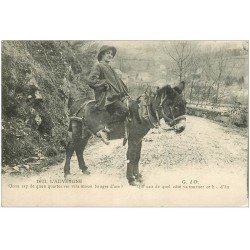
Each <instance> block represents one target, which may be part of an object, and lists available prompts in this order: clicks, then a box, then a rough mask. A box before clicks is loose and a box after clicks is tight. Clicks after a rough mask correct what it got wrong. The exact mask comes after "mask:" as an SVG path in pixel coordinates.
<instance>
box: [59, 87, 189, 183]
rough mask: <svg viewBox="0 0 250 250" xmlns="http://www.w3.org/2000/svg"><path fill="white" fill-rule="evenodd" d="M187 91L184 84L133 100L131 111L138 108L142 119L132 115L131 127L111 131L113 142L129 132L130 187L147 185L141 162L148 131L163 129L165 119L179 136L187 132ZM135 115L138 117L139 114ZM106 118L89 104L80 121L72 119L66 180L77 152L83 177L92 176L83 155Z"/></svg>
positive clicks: (116, 126)
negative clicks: (162, 124) (185, 95)
mask: <svg viewBox="0 0 250 250" xmlns="http://www.w3.org/2000/svg"><path fill="white" fill-rule="evenodd" d="M184 87H185V83H184V82H181V83H180V84H179V86H176V87H174V88H172V87H171V86H169V85H166V86H164V87H162V88H158V89H157V90H156V92H151V93H147V92H145V93H144V94H143V95H142V96H140V97H138V98H137V99H136V100H130V101H129V103H130V106H131V107H138V109H139V110H138V114H140V115H139V117H138V115H133V113H132V116H131V119H130V122H128V124H127V125H128V126H125V124H124V122H120V123H119V122H118V123H117V122H116V123H114V124H113V125H114V126H112V127H111V129H110V131H109V132H110V133H109V139H110V140H114V139H121V138H124V134H125V132H126V127H127V128H128V134H127V138H128V150H127V172H126V177H127V180H128V183H129V184H130V185H132V186H135V185H138V183H139V182H142V181H143V178H142V175H141V174H140V172H139V161H140V154H141V147H142V139H143V137H144V136H145V135H146V134H147V133H148V131H149V130H150V129H151V128H154V127H159V126H160V120H161V119H164V120H165V122H166V123H167V124H168V125H169V126H170V127H172V129H173V130H174V131H175V132H176V133H181V132H182V131H184V129H185V127H186V117H185V114H186V101H185V99H184V96H183V95H182V91H183V89H184ZM76 105H78V106H79V103H76ZM73 106H74V105H72V107H73ZM73 109H74V108H73ZM134 113H135V114H136V113H137V112H134ZM106 115H107V114H105V112H103V111H102V113H100V114H97V113H96V111H95V101H89V102H87V103H85V104H84V105H83V106H82V108H81V109H80V111H79V112H78V115H77V117H75V118H74V119H71V122H70V127H71V131H72V137H71V138H70V140H69V142H68V145H67V148H66V161H65V165H64V174H65V177H66V176H67V175H69V174H70V160H71V157H72V155H73V153H74V152H76V155H77V159H78V164H79V168H80V169H81V170H82V172H83V174H89V171H88V170H87V169H88V168H87V166H86V163H85V161H84V157H83V151H84V149H85V147H86V145H87V143H88V140H89V138H90V136H91V135H92V134H93V133H94V134H95V132H96V131H98V130H99V129H101V127H102V126H103V120H104V119H105V116H106Z"/></svg>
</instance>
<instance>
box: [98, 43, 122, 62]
mask: <svg viewBox="0 0 250 250" xmlns="http://www.w3.org/2000/svg"><path fill="white" fill-rule="evenodd" d="M108 50H112V51H113V57H115V54H116V51H117V50H116V48H115V47H113V46H108V47H106V48H105V49H103V50H100V51H99V53H98V56H97V59H98V61H99V62H100V61H101V60H102V55H103V54H104V53H105V52H106V51H108Z"/></svg>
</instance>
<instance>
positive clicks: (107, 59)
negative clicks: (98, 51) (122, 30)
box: [102, 50, 114, 63]
mask: <svg viewBox="0 0 250 250" xmlns="http://www.w3.org/2000/svg"><path fill="white" fill-rule="evenodd" d="M113 57H114V56H113V51H112V50H107V51H106V52H105V53H104V54H103V56H102V61H105V62H106V63H109V62H111V61H112V59H113Z"/></svg>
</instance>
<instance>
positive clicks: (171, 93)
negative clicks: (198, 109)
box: [154, 81, 186, 133]
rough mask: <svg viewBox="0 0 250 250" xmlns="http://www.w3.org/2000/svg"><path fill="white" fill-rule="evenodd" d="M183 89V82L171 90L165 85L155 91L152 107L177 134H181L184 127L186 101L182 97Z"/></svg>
mask: <svg viewBox="0 0 250 250" xmlns="http://www.w3.org/2000/svg"><path fill="white" fill-rule="evenodd" d="M184 88H185V82H183V81H182V82H181V83H180V84H179V86H176V87H174V88H172V87H171V86H170V85H166V86H164V87H162V88H159V89H157V94H156V99H155V103H154V106H155V108H156V109H157V110H158V111H159V115H160V116H161V117H162V118H164V120H165V122H166V123H167V124H168V125H170V126H171V127H174V130H175V131H176V132H177V133H181V132H182V131H183V130H184V129H185V127H186V118H185V116H184V115H185V114H186V101H185V98H184V96H183V95H182V91H183V90H184Z"/></svg>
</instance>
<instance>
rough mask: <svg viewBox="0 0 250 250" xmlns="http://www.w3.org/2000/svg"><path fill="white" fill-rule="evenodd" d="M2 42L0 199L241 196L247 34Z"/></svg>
mask: <svg viewBox="0 0 250 250" xmlns="http://www.w3.org/2000/svg"><path fill="white" fill-rule="evenodd" d="M1 51H2V61H1V63H2V84H1V89H2V147H1V151H2V152H1V153H2V166H1V179H2V206H4V207H29V206H30V207H34V206H36V207H54V206H57V207H79V206H80V207H247V206H248V189H249V186H248V171H249V169H248V117H249V115H248V89H249V88H248V84H249V71H248V69H249V41H245V40H216V41H214V40H201V41H198V40H138V41H137V40H135V41H133V40H127V41H126V40H124V41H122V40H117V41H116V40H111V41H108V40H103V41H98V40H61V41H60V40H48V41H46V40H43V41H40V40H28V41H24V40H22V41H21V40H20V41H19V40H3V41H2V42H1Z"/></svg>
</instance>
